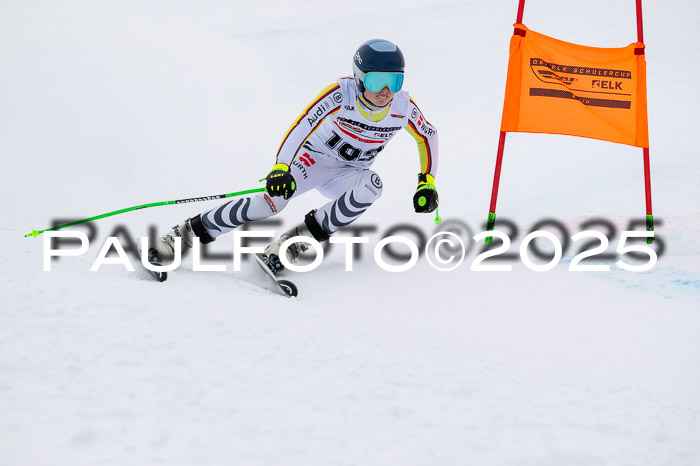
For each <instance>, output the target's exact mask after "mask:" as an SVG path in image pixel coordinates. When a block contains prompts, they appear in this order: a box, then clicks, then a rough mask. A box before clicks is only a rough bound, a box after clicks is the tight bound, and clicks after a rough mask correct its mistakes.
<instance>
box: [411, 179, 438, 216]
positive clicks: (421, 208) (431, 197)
mask: <svg viewBox="0 0 700 466" xmlns="http://www.w3.org/2000/svg"><path fill="white" fill-rule="evenodd" d="M439 203H440V200H439V199H438V193H437V190H436V189H435V178H433V176H432V175H428V174H425V173H420V174H419V175H418V189H416V193H415V194H414V195H413V208H414V209H415V211H416V212H418V213H425V212H433V211H434V210H435V209H437V207H438V204H439Z"/></svg>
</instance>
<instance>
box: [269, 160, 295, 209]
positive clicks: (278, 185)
mask: <svg viewBox="0 0 700 466" xmlns="http://www.w3.org/2000/svg"><path fill="white" fill-rule="evenodd" d="M266 180H267V184H266V185H265V189H267V192H268V193H270V196H273V197H275V196H282V197H283V198H284V199H285V200H286V199H289V198H290V197H292V195H293V194H294V191H296V189H297V184H296V182H295V181H294V177H293V176H292V174H291V173H289V165H286V164H284V163H278V164H277V165H275V166H274V167H272V171H271V172H270V173H268V174H267V177H266Z"/></svg>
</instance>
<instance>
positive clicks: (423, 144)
mask: <svg viewBox="0 0 700 466" xmlns="http://www.w3.org/2000/svg"><path fill="white" fill-rule="evenodd" d="M406 130H407V131H408V132H409V133H410V135H411V136H413V139H415V140H416V143H417V144H418V155H419V156H420V167H421V169H420V173H419V174H418V188H417V189H416V192H415V194H414V195H413V208H414V210H415V211H416V212H433V211H434V210H435V209H437V207H438V204H439V202H440V201H439V198H438V194H437V190H436V189H435V178H434V177H435V174H436V173H437V160H438V136H437V130H436V129H435V127H434V126H433V125H431V124H430V123H428V121H427V120H426V119H425V117H424V116H423V114H422V113H421V111H420V109H419V108H418V106H417V105H416V103H415V102H414V101H413V99H410V103H409V105H408V124H407V125H406Z"/></svg>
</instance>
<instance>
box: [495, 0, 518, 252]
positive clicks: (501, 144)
mask: <svg viewBox="0 0 700 466" xmlns="http://www.w3.org/2000/svg"><path fill="white" fill-rule="evenodd" d="M524 11H525V0H520V1H519V3H518V16H517V19H516V20H515V22H516V23H518V24H522V22H523V12H524ZM505 146H506V133H505V131H501V135H500V137H499V138H498V153H497V154H496V170H495V172H494V174H493V188H492V189H491V205H490V206H489V216H488V219H487V220H486V231H493V228H494V226H495V225H496V201H497V200H498V184H499V183H500V180H501V166H502V165H503V151H504V150H505ZM486 242H487V243H491V242H493V236H488V237H486Z"/></svg>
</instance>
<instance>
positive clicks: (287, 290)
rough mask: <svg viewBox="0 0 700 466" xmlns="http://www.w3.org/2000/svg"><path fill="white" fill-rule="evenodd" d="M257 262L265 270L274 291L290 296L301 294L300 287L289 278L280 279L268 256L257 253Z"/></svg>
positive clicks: (270, 286)
mask: <svg viewBox="0 0 700 466" xmlns="http://www.w3.org/2000/svg"><path fill="white" fill-rule="evenodd" d="M255 262H257V264H258V265H259V266H260V269H261V270H262V271H263V272H265V276H266V277H267V282H268V284H269V288H268V287H266V288H268V289H271V290H272V291H275V292H276V293H279V294H281V295H283V296H286V297H288V298H291V297H296V296H298V295H299V289H298V288H297V286H296V285H295V284H294V283H292V282H290V281H289V280H278V279H277V275H276V274H275V271H274V268H273V267H272V265H270V262H269V261H268V260H267V257H265V256H264V255H262V254H256V255H255Z"/></svg>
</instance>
